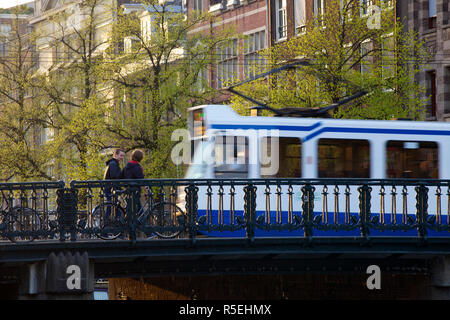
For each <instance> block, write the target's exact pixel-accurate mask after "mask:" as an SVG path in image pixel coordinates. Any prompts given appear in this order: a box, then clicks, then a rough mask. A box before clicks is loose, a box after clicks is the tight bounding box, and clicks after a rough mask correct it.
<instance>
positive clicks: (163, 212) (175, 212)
mask: <svg viewBox="0 0 450 320" xmlns="http://www.w3.org/2000/svg"><path fill="white" fill-rule="evenodd" d="M150 216H151V221H152V224H153V225H155V226H158V227H163V228H167V231H166V230H162V231H155V234H156V235H157V236H158V237H160V238H164V239H170V238H175V237H176V236H178V235H179V234H180V233H181V230H180V227H181V226H182V225H183V216H184V214H183V211H182V210H181V209H180V208H179V207H178V206H177V205H176V204H174V203H170V202H164V203H161V202H160V203H156V204H155V205H154V206H153V208H152V211H151V214H150ZM149 218H150V217H149ZM170 228H173V229H170Z"/></svg>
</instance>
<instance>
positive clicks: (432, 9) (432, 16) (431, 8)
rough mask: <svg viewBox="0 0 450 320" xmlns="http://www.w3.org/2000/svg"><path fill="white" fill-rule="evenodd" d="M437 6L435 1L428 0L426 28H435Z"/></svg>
mask: <svg viewBox="0 0 450 320" xmlns="http://www.w3.org/2000/svg"><path fill="white" fill-rule="evenodd" d="M436 15H437V6H436V0H428V28H429V29H433V28H436Z"/></svg>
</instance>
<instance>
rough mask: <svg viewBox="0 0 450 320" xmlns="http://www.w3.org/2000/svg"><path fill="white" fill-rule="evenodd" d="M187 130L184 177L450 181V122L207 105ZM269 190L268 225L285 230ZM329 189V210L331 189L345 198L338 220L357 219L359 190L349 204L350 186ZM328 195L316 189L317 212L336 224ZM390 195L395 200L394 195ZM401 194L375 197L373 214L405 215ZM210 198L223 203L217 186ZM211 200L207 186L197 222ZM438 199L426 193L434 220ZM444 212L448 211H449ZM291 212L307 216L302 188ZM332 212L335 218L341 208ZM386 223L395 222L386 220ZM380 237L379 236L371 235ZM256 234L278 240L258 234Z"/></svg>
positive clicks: (262, 192)
mask: <svg viewBox="0 0 450 320" xmlns="http://www.w3.org/2000/svg"><path fill="white" fill-rule="evenodd" d="M188 127H189V131H190V135H191V137H190V138H191V141H192V146H193V148H194V156H193V161H192V164H191V165H190V167H189V169H188V171H187V174H186V178H192V179H215V178H230V179H231V178H242V179H258V178H306V179H315V178H361V179H369V178H373V179H385V178H420V179H450V165H449V164H450V123H443V122H416V121H414V122H412V121H378V120H337V119H316V118H285V117H261V116H240V115H238V114H237V113H236V112H234V111H233V110H232V109H231V108H230V107H229V106H224V105H202V106H197V107H193V108H191V109H189V118H188ZM268 187H269V189H270V190H271V193H270V194H271V195H270V203H271V206H272V207H271V209H270V215H269V217H268V218H269V219H272V221H278V222H280V223H285V222H286V219H287V218H286V215H287V211H286V210H287V208H282V215H281V217H279V215H277V213H276V212H275V210H276V205H275V204H276V203H277V200H278V201H279V199H280V198H278V199H276V197H277V195H276V192H275V190H276V189H277V186H276V185H271V186H268ZM328 187H329V190H328V194H329V195H328V199H327V203H329V204H330V207H331V206H333V204H331V197H333V192H334V190H333V189H334V188H336V187H337V188H338V189H340V192H339V195H338V196H337V197H336V196H335V198H334V202H335V204H334V206H335V205H336V201H337V203H338V204H340V207H338V209H337V210H338V211H339V212H338V216H337V219H338V220H340V221H341V222H343V221H344V219H345V217H344V215H345V214H346V213H344V211H345V210H347V211H350V212H351V214H352V215H355V216H358V212H359V208H358V200H357V199H358V191H357V186H351V187H350V189H348V187H347V193H348V192H349V193H350V195H351V196H350V198H349V196H348V195H347V196H346V195H345V192H344V190H345V189H346V186H328ZM322 188H323V187H320V186H316V191H315V193H314V212H315V213H317V214H319V213H322V214H323V212H327V213H326V215H327V216H326V219H327V220H328V219H329V220H331V219H332V216H333V213H332V212H330V211H332V210H333V208H328V207H327V208H326V210H325V208H324V207H323V206H325V201H324V199H323V197H325V195H324V193H323V192H322V190H323V189H322ZM240 189H242V188H236V195H235V201H236V204H235V208H236V213H239V214H241V215H242V212H243V207H244V204H243V196H244V195H243V190H240ZM210 191H211V190H210ZM266 191H267V188H266V187H264V186H261V187H258V188H257V194H256V201H257V204H256V205H257V206H256V210H257V215H263V214H264V212H265V210H266V207H267V200H268V199H267V193H266ZM380 191H381V190H380V187H374V188H373V190H372V194H373V195H378V194H380ZM383 191H385V190H383ZM405 191H407V192H408V194H409V197H408V203H407V204H406V205H407V210H409V212H408V213H407V214H415V190H414V187H412V186H410V187H407V190H403V192H405ZM385 192H386V194H388V193H392V190H389V191H387V190H386V191H385ZM396 192H397V194H398V196H397V197H396V198H395V197H389V196H386V197H385V199H384V200H383V201H384V203H382V204H381V203H380V198H379V196H377V197H375V196H374V197H372V201H371V211H372V213H380V211H381V210H383V211H384V210H385V211H386V217H387V218H386V219H387V220H390V218H389V217H390V216H389V214H387V212H388V211H389V210H388V208H389V209H391V208H402V205H403V210H405V203H402V197H401V196H400V193H401V192H402V190H401V187H399V188H398V189H397V190H396ZM445 192H447V190H445ZM445 192H444V191H442V193H445ZM212 193H213V194H214V196H215V197H217V194H218V190H217V187H216V188H213V190H212ZM206 194H207V191H206V187H204V188H203V187H201V188H200V190H199V192H198V196H199V198H198V214H199V216H201V215H204V214H206V210H207V205H208V203H207V202H208V201H207V199H206ZM435 194H436V187H430V190H429V193H428V196H429V203H428V205H429V207H428V212H429V213H430V214H433V212H436V210H437V208H436V201H435V197H436V195H435ZM278 197H280V196H278ZM281 197H282V198H281V199H282V201H281V205H284V206H286V205H287V203H288V198H287V197H288V192H286V190H284V191H283V193H282V195H281ZM346 197H347V198H346ZM433 197H434V198H433ZM210 200H211V199H210ZM349 200H350V204H349V205H350V207H348V208H346V209H344V207H345V206H346V201H349ZM222 201H223V202H222V203H223V204H228V203H230V202H229V201H230V196H229V193H228V192H225V193H224V194H223V199H222ZM291 201H292V198H291ZM209 202H211V201H209ZM393 202H396V203H393ZM217 203H218V202H217V201H215V200H213V201H212V205H213V206H212V212H213V219H217V216H214V213H215V214H216V215H217V210H218V208H217ZM445 203H446V202H445ZM214 206H216V207H214ZM381 206H383V208H381ZM444 207H445V208H444V209H447V208H446V205H445V206H444ZM293 208H294V211H296V212H299V211H301V192H300V190H298V188H297V189H296V190H294V196H293ZM330 209H331V210H330ZM227 210H228V209H227V208H226V205H225V208H224V210H223V213H224V217H223V221H228V217H227V212H228V213H229V211H227ZM334 210H335V211H336V207H334ZM393 210H395V209H393ZM401 210H402V209H399V211H401ZM266 213H267V211H266ZM347 213H348V212H347ZM403 214H404V212H403ZM442 214H443V215H445V219H444V220H445V221H447V219H446V218H447V216H446V215H447V214H448V212H447V210H442ZM334 215H336V212H335V213H334ZM394 215H396V217H394V219H397V221H400V220H401V219H402V216H401V213H400V212H395V214H394ZM322 218H324V217H322ZM335 218H336V216H335ZM277 219H280V220H277ZM283 219H284V220H283ZM388 222H392V221H386V223H388ZM411 232H413V231H408V232H393V231H392V232H383V233H382V234H381V233H380V235H385V236H388V235H395V236H403V235H411ZM243 233H244V231H243ZM358 234H360V233H359V231H355V232H354V233H352V232H350V233H349V232H343V233H339V232H333V235H336V236H338V235H358ZM376 234H377V233H376V232H375V233H374V234H373V235H376ZM415 234H417V232H416V233H415ZM209 235H212V236H235V235H236V232H230V233H227V232H211V233H210V234H209ZM256 235H257V236H258V235H260V236H271V235H275V236H278V235H279V234H277V233H276V232H273V231H272V232H270V234H269V233H268V232H266V231H264V230H258V232H257V233H256ZM315 235H317V236H320V235H325V232H316V233H315Z"/></svg>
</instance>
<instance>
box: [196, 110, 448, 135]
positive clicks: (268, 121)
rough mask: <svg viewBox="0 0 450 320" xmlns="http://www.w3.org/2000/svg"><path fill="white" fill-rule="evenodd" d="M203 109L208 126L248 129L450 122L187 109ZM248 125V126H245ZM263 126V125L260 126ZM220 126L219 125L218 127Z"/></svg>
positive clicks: (426, 125)
mask: <svg viewBox="0 0 450 320" xmlns="http://www.w3.org/2000/svg"><path fill="white" fill-rule="evenodd" d="M198 109H203V110H204V111H205V112H206V122H207V125H208V126H211V125H213V126H214V125H215V126H217V125H223V126H227V125H230V126H233V127H236V128H237V127H238V126H239V125H242V126H245V128H246V129H250V128H251V127H250V126H252V125H254V126H255V129H258V128H261V129H263V127H264V126H271V125H272V126H277V125H281V126H283V125H284V126H290V125H291V126H296V125H314V124H317V125H318V124H321V125H322V126H323V125H333V126H339V127H346V126H351V127H355V125H356V126H361V127H372V128H408V129H417V128H422V129H425V128H429V129H434V130H436V129H443V130H445V131H447V130H449V131H450V122H439V121H411V120H360V119H328V118H298V117H267V116H241V115H239V114H237V113H236V112H235V111H234V110H233V109H232V108H231V107H230V106H229V105H201V106H196V107H192V108H189V111H194V110H198ZM246 126H249V127H246ZM261 126H263V127H261ZM219 128H220V127H219ZM224 128H225V127H224Z"/></svg>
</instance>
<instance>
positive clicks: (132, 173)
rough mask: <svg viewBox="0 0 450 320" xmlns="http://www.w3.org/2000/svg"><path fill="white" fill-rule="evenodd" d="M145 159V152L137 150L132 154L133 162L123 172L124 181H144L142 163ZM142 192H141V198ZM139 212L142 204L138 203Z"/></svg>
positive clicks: (129, 162)
mask: <svg viewBox="0 0 450 320" xmlns="http://www.w3.org/2000/svg"><path fill="white" fill-rule="evenodd" d="M143 158H144V152H143V151H142V150H140V149H136V150H134V151H133V152H132V153H131V160H130V161H128V163H127V164H126V165H125V167H124V168H123V169H122V172H121V178H122V179H144V169H143V168H142V166H141V164H140V162H141V161H142V159H143ZM140 194H141V192H140V191H139V198H140ZM137 204H138V210H140V209H141V207H142V205H141V202H140V201H138V203H137Z"/></svg>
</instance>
